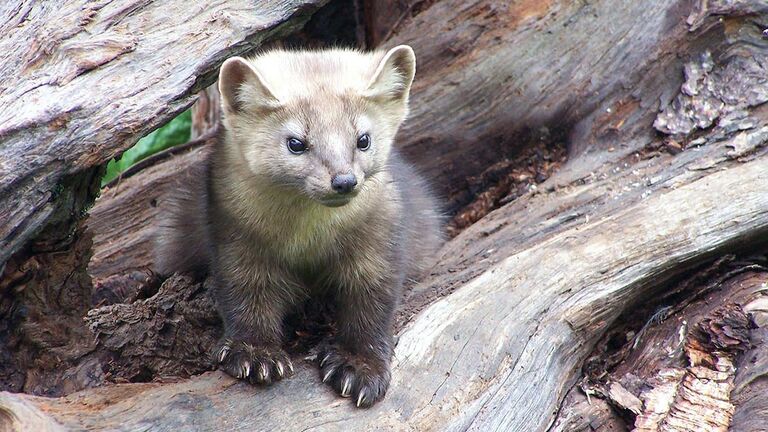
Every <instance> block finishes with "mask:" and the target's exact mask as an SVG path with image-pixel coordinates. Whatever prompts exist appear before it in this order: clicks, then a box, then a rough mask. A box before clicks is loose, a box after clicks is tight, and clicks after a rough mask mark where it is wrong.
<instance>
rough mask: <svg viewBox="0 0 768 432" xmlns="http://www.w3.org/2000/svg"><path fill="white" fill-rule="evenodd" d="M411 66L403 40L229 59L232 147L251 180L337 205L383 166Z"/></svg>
mask: <svg viewBox="0 0 768 432" xmlns="http://www.w3.org/2000/svg"><path fill="white" fill-rule="evenodd" d="M415 69H416V58H415V55H414V53H413V50H412V49H411V47H409V46H406V45H401V46H398V47H395V48H392V49H391V50H389V51H387V52H372V53H363V52H359V51H353V50H342V49H333V50H325V51H293V52H292V51H283V50H277V51H270V52H267V53H264V54H261V55H259V56H257V57H255V58H252V59H243V58H240V57H234V58H230V59H228V60H227V61H225V62H224V64H223V65H222V67H221V71H220V74H219V90H220V92H221V99H222V108H223V121H224V125H225V128H226V131H227V134H228V140H227V142H228V145H229V146H232V147H234V148H232V149H230V150H232V151H236V152H239V154H238V156H239V157H240V158H241V160H242V161H243V162H244V163H245V164H246V165H247V168H248V169H249V170H250V172H251V173H252V174H253V180H254V181H258V182H269V183H271V184H274V185H276V186H282V187H288V188H292V189H293V190H294V191H296V192H298V193H301V194H304V195H306V196H308V197H309V198H311V199H313V200H315V201H317V202H320V203H321V204H323V205H325V206H328V207H336V206H341V205H344V204H346V203H348V202H349V201H350V200H351V199H352V198H353V197H354V196H356V195H357V194H358V193H359V192H360V191H362V190H365V188H366V187H367V185H368V186H369V185H370V183H372V182H375V178H376V174H377V173H380V172H382V171H383V170H385V169H386V167H387V163H388V160H389V156H390V152H391V149H392V145H393V141H394V138H395V134H396V133H397V130H398V128H399V126H400V124H401V123H402V122H403V120H404V119H405V117H406V115H407V113H408V96H409V92H410V88H411V83H412V81H413V77H414V73H415Z"/></svg>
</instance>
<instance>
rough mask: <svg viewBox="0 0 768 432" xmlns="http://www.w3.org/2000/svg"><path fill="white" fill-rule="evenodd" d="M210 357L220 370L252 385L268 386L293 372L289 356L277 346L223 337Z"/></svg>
mask: <svg viewBox="0 0 768 432" xmlns="http://www.w3.org/2000/svg"><path fill="white" fill-rule="evenodd" d="M213 360H214V362H215V363H216V364H217V365H218V366H219V368H221V369H222V370H223V371H224V372H226V373H228V374H229V375H231V376H233V377H235V378H238V379H244V380H248V381H250V382H251V383H253V384H262V385H269V384H272V383H273V382H275V381H280V380H281V379H283V378H285V377H289V376H291V375H293V364H292V363H291V359H290V357H288V354H286V353H285V351H283V350H282V349H281V348H279V347H270V346H255V345H251V344H249V343H247V342H242V341H235V340H231V339H223V340H222V341H221V342H219V345H218V346H217V347H216V349H214V351H213Z"/></svg>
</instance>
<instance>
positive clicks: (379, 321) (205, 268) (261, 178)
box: [157, 46, 442, 407]
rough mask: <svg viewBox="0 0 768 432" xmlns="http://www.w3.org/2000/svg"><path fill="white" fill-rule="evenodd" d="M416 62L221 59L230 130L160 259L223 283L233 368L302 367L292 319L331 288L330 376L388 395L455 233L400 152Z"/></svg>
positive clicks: (273, 374)
mask: <svg viewBox="0 0 768 432" xmlns="http://www.w3.org/2000/svg"><path fill="white" fill-rule="evenodd" d="M415 64H416V63H415V55H414V53H413V50H412V49H411V48H410V47H408V46H398V47H396V48H393V49H391V50H389V51H387V52H373V53H361V52H358V51H353V50H326V51H294V52H290V51H279V50H278V51H272V52H268V53H265V54H262V55H260V56H258V57H256V58H253V59H251V60H246V59H243V58H239V57H235V58H231V59H229V60H227V61H226V62H224V64H223V65H222V67H221V71H220V75H219V89H220V91H221V95H222V108H223V110H222V111H223V124H224V133H223V138H222V139H221V140H219V142H217V143H216V145H215V147H214V150H213V152H212V155H211V157H210V159H209V160H208V163H207V164H205V167H204V170H203V172H199V173H192V175H190V176H189V178H187V179H185V181H184V183H183V185H182V186H181V187H180V188H179V189H178V190H177V193H176V194H175V195H174V196H173V197H172V198H171V200H170V202H169V211H168V218H167V220H166V221H165V222H164V223H163V226H162V227H161V229H160V232H159V235H158V243H157V245H158V257H157V262H158V264H159V269H160V272H161V273H164V274H170V273H173V272H177V271H187V272H190V271H191V272H195V273H198V274H200V273H206V272H208V273H210V274H211V275H212V276H213V277H214V280H215V292H214V295H215V298H216V301H217V303H218V306H219V311H220V313H221V315H222V318H223V320H224V324H225V336H224V338H223V339H222V340H221V342H220V343H219V345H218V346H217V347H216V348H215V350H214V360H215V361H216V362H217V363H218V364H219V366H220V367H221V368H222V369H223V370H224V371H226V372H227V373H229V374H230V375H232V376H234V377H237V378H241V379H246V380H248V381H250V382H252V383H257V384H271V383H273V382H275V381H278V380H281V379H283V378H285V377H287V376H289V375H291V374H292V372H293V366H292V364H291V360H290V358H289V357H288V355H287V354H286V353H285V352H284V351H283V349H282V348H281V344H282V342H283V320H284V317H285V315H286V314H287V313H288V312H289V311H290V310H292V309H293V308H294V307H296V306H298V305H300V304H302V303H304V302H305V301H307V300H308V299H312V298H316V297H318V296H319V297H322V298H324V299H327V298H331V299H333V300H334V302H335V303H336V305H337V310H338V313H337V317H336V318H337V321H338V332H337V335H336V337H335V340H334V341H333V343H331V344H329V345H327V346H326V347H325V348H323V349H322V350H321V353H320V355H319V356H318V361H319V365H320V375H321V378H322V380H323V381H324V382H327V383H328V384H330V385H331V386H332V387H333V388H334V389H335V390H336V392H337V393H339V394H340V395H341V396H344V397H350V396H351V397H352V398H353V401H354V402H355V404H356V405H357V406H358V407H369V406H371V405H372V404H373V403H375V402H376V401H378V400H380V399H381V398H382V397H383V396H384V394H385V393H386V390H387V387H388V386H389V381H390V359H391V356H392V347H393V341H392V322H393V316H394V312H395V307H396V305H397V302H398V299H399V298H400V296H401V287H402V285H403V282H404V281H405V279H406V277H409V276H413V275H416V274H418V273H419V272H420V271H421V270H423V269H424V268H425V266H426V264H428V262H427V260H428V257H430V256H431V255H432V254H433V253H434V252H435V251H436V249H437V248H438V247H439V245H440V244H441V242H442V234H441V223H440V216H439V215H440V213H439V211H438V206H437V204H436V201H435V199H434V198H433V196H432V194H431V193H430V191H429V188H428V186H427V185H426V183H425V182H424V180H422V179H421V178H420V177H419V175H418V174H417V173H416V172H415V171H414V169H413V168H412V167H411V166H410V165H409V164H407V163H406V162H405V161H403V160H402V159H401V157H400V156H399V155H398V153H397V151H396V150H395V149H394V148H393V142H394V139H395V134H396V133H397V130H398V128H399V126H400V124H401V123H402V122H403V120H404V119H405V118H406V116H407V112H408V96H409V91H410V87H411V83H412V81H413V78H414V74H415Z"/></svg>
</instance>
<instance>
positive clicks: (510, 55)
mask: <svg viewBox="0 0 768 432" xmlns="http://www.w3.org/2000/svg"><path fill="white" fill-rule="evenodd" d="M367 3H371V4H372V5H370V6H369V7H368V8H369V9H372V10H381V9H385V8H389V7H391V10H392V11H394V13H395V14H396V15H397V18H396V20H395V21H396V22H397V24H398V25H397V26H396V27H395V28H394V29H393V30H392V31H391V34H392V36H391V37H390V39H389V40H387V41H386V42H385V44H386V45H395V44H399V43H408V44H410V45H412V46H413V47H414V49H415V51H416V53H417V58H418V67H417V74H416V80H415V81H414V86H413V97H412V109H411V116H410V119H409V121H408V122H407V123H406V124H405V125H404V127H403V130H402V132H401V134H400V136H401V137H402V138H403V140H404V142H403V146H402V148H403V149H404V150H405V153H406V154H407V156H408V157H409V158H410V159H412V160H414V161H417V162H418V163H419V165H420V166H421V167H422V168H423V170H424V171H425V172H426V173H427V175H428V176H429V177H431V178H433V179H436V181H437V184H438V187H439V189H440V190H441V191H442V192H443V193H444V194H445V196H446V197H447V198H448V199H449V204H450V207H451V208H452V209H456V208H457V207H459V206H461V205H464V204H466V203H467V202H468V201H469V200H471V198H472V196H473V194H472V192H471V191H470V190H469V189H470V187H469V185H468V184H467V181H466V179H467V178H468V177H471V176H477V175H478V174H479V173H481V172H482V171H483V170H485V169H486V168H487V167H488V166H490V165H491V164H492V163H494V162H496V161H498V160H500V159H502V158H505V157H510V158H512V157H514V155H515V154H516V153H517V152H519V150H520V149H521V148H524V147H525V146H527V145H529V143H530V142H531V141H536V142H537V141H539V140H540V139H544V140H549V139H550V138H548V137H549V136H552V137H558V136H561V135H565V138H566V139H567V140H568V141H570V143H569V144H570V145H569V148H570V150H571V153H572V154H571V156H575V155H576V154H578V153H581V152H585V151H590V152H594V151H596V150H597V149H598V148H602V149H607V148H615V149H616V151H624V150H627V149H634V148H635V147H634V146H633V145H630V144H629V141H630V140H629V137H630V135H632V134H635V135H637V136H638V137H641V136H642V137H643V138H645V139H651V138H652V136H651V135H649V134H650V133H651V130H649V129H648V128H647V127H643V128H642V129H641V130H640V131H637V130H633V128H634V127H635V126H637V125H638V124H639V122H638V120H639V119H638V118H637V116H647V115H651V116H653V117H655V114H656V113H655V111H656V109H657V108H664V107H665V106H667V104H668V103H669V102H670V100H671V99H672V98H673V97H674V96H675V95H676V94H677V93H678V89H679V85H680V81H679V79H680V78H681V75H680V66H681V64H680V63H681V61H680V60H681V59H688V58H691V57H694V56H697V55H699V53H700V52H701V49H700V47H709V49H711V50H712V51H713V52H718V51H719V50H721V49H727V47H726V46H723V43H724V42H725V43H726V45H727V44H731V43H736V44H738V43H740V40H743V41H745V42H747V41H748V40H751V41H754V42H756V43H758V44H762V42H761V41H760V31H762V29H763V28H764V27H765V26H766V25H768V24H766V22H765V17H764V15H758V14H760V13H763V14H764V12H765V9H766V8H765V4H764V3H763V2H760V1H759V0H755V1H747V2H735V3H734V2H730V1H719V0H714V1H712V0H710V1H703V0H702V1H697V2H690V1H689V0H673V1H668V0H655V1H643V2H638V1H633V0H622V1H619V2H616V1H612V0H598V1H590V2H580V1H568V0H552V1H539V0H533V1H532V0H519V1H487V0H472V1H467V0H442V1H435V2H433V1H423V2H416V1H400V0H371V1H369V2H367ZM711 14H728V15H741V16H743V15H749V14H752V15H753V17H755V16H756V17H758V18H757V19H756V20H755V21H756V22H758V23H759V22H762V24H763V27H761V28H757V25H755V26H754V27H756V28H755V29H753V30H750V31H753V32H754V34H748V33H743V34H741V35H739V34H738V33H736V32H735V31H736V28H739V27H741V25H735V27H734V28H723V27H717V26H716V27H714V28H713V24H714V23H715V22H716V20H715V19H711V18H710V19H709V20H706V19H705V18H706V17H708V16H710V15H711ZM689 16H691V17H694V18H692V19H695V22H696V23H697V24H698V25H697V29H698V30H697V31H696V32H694V33H692V32H691V26H690V25H689V24H688V23H687V20H688V19H689ZM385 20H389V15H387V14H385ZM374 31H375V29H374ZM379 33H380V31H379ZM723 33H726V34H727V35H728V36H726V37H724V34H723ZM726 41H728V42H726ZM747 43H749V42H747ZM746 76H747V75H744V76H743V78H742V80H741V81H742V82H745V81H752V79H751V78H746ZM754 76H755V77H756V78H754V81H758V82H760V81H762V80H761V79H760V78H757V77H759V76H761V72H759V71H756V72H755V75H754ZM660 77H663V78H660ZM736 82H738V81H736ZM758 82H755V83H754V84H755V85H754V88H755V94H754V96H755V99H756V100H757V99H759V100H762V101H764V100H765V84H764V83H762V84H759V83H758ZM734 90H735V89H734ZM758 103H759V102H758ZM726 105H730V103H726ZM622 119H623V120H622ZM620 120H621V121H620ZM645 121H652V120H645ZM643 124H646V123H643ZM618 137H621V139H620V140H618V141H617V138H618ZM599 159H600V158H599V156H598V155H593V158H592V160H594V161H598V160H599ZM587 172H588V171H587Z"/></svg>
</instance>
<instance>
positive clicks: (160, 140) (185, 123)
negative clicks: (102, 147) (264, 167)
mask: <svg viewBox="0 0 768 432" xmlns="http://www.w3.org/2000/svg"><path fill="white" fill-rule="evenodd" d="M191 127H192V111H190V110H186V111H184V112H183V113H181V114H179V116H178V117H176V118H175V119H173V120H171V121H170V122H168V124H166V125H165V126H161V127H160V128H158V129H156V130H154V131H152V132H151V133H150V134H149V135H147V136H145V137H144V138H142V139H140V140H139V141H138V142H137V143H136V145H134V146H133V147H131V148H129V149H128V150H126V151H125V153H123V156H122V157H121V158H120V159H113V160H111V161H109V164H107V173H106V174H105V175H104V178H103V179H102V180H101V185H102V186H104V185H105V184H107V183H109V182H111V181H112V180H114V179H115V178H117V176H119V175H120V173H122V172H123V171H125V170H127V169H128V168H130V167H131V166H132V165H134V164H136V163H137V162H139V161H140V160H142V159H144V158H146V157H148V156H151V155H153V154H155V153H157V152H160V151H162V150H165V149H167V148H169V147H173V146H175V145H179V144H184V143H185V142H187V141H189V136H190V129H191Z"/></svg>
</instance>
